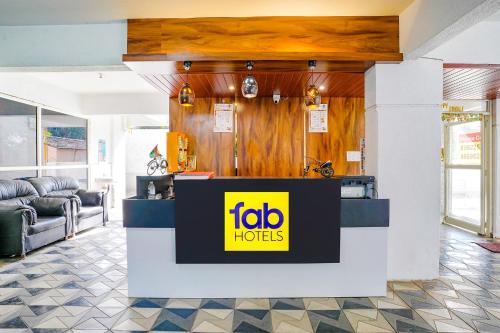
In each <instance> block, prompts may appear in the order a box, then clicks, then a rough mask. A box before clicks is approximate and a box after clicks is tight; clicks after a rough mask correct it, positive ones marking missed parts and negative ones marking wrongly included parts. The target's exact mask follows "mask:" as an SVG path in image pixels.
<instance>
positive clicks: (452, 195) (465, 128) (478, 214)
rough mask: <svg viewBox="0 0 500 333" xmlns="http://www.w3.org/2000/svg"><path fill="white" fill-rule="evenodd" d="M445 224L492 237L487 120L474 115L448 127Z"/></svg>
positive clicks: (446, 131)
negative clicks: (489, 220) (488, 201)
mask: <svg viewBox="0 0 500 333" xmlns="http://www.w3.org/2000/svg"><path fill="white" fill-rule="evenodd" d="M444 128H445V133H444V134H445V137H444V139H445V149H444V153H445V156H444V162H445V165H444V167H445V170H444V176H445V216H444V220H445V222H446V223H449V224H453V225H456V226H458V227H461V228H465V229H468V230H470V231H474V232H477V233H479V234H487V233H489V232H490V231H489V225H488V223H487V222H488V218H487V217H488V214H487V208H488V207H487V205H486V202H487V192H488V191H487V184H488V182H487V179H486V176H487V174H486V171H487V159H486V157H487V154H485V153H486V152H487V150H486V149H485V148H486V146H487V143H488V140H487V138H488V135H487V134H488V131H486V126H485V116H484V115H475V116H471V117H468V118H467V119H465V120H464V118H462V119H457V120H456V121H451V122H448V123H446V124H445V126H444Z"/></svg>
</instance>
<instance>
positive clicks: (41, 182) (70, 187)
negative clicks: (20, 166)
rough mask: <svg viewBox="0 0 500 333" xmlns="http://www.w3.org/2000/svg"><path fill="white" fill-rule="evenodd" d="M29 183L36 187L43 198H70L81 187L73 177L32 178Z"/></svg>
mask: <svg viewBox="0 0 500 333" xmlns="http://www.w3.org/2000/svg"><path fill="white" fill-rule="evenodd" d="M28 181H29V182H30V183H31V184H32V185H33V186H34V187H35V189H36V191H37V192H38V194H39V195H40V196H41V197H47V196H68V195H72V194H75V193H76V192H77V191H78V190H79V189H80V186H79V185H78V181H77V180H76V179H74V178H71V177H62V176H61V177H51V176H46V177H40V178H30V179H28Z"/></svg>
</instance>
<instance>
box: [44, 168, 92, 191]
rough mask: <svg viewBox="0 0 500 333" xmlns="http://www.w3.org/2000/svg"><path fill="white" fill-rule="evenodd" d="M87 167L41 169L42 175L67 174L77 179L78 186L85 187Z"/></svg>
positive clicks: (55, 175) (56, 175)
mask: <svg viewBox="0 0 500 333" xmlns="http://www.w3.org/2000/svg"><path fill="white" fill-rule="evenodd" d="M87 171H88V170H87V168H81V169H80V168H78V169H53V170H43V171H42V176H53V177H58V176H67V177H72V178H74V179H76V180H77V181H78V183H79V184H80V188H82V189H85V190H86V189H87V182H88V172H87Z"/></svg>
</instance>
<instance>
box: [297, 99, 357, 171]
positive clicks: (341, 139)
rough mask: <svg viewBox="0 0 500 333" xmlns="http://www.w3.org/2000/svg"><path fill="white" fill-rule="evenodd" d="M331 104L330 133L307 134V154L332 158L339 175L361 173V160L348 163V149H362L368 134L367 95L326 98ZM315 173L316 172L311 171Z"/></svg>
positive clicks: (329, 110) (329, 116)
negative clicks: (363, 96)
mask: <svg viewBox="0 0 500 333" xmlns="http://www.w3.org/2000/svg"><path fill="white" fill-rule="evenodd" d="M322 102H323V103H327V104H328V133H307V141H306V142H307V143H306V147H307V148H306V153H307V156H310V157H312V158H315V159H318V160H321V161H326V160H331V161H332V162H333V167H334V169H335V174H336V175H359V174H360V163H359V162H347V158H346V152H347V151H351V150H357V151H359V150H360V148H361V147H360V140H361V139H362V138H363V137H364V136H365V106H364V98H349V97H330V98H323V100H322ZM311 176H317V175H314V174H313V173H312V172H311Z"/></svg>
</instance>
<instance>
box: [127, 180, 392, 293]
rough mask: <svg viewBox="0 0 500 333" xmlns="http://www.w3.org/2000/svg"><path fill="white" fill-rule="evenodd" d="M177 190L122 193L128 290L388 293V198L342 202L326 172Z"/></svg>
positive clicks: (181, 184) (180, 185)
mask: <svg viewBox="0 0 500 333" xmlns="http://www.w3.org/2000/svg"><path fill="white" fill-rule="evenodd" d="M175 189H176V199H175V200H145V199H141V198H137V197H135V198H130V199H125V200H124V203H123V210H124V226H125V227H126V228H127V245H128V251H127V253H128V269H129V275H128V276H129V294H130V296H133V297H181V298H182V297H215V298H217V297H342V296H345V297H347V296H352V297H354V296H367V295H368V296H382V295H385V291H386V282H387V281H386V269H387V267H386V259H387V258H386V257H387V227H388V225H389V201H388V200H383V199H381V200H372V199H342V200H341V199H340V183H339V181H338V180H332V179H330V180H323V179H272V178H264V179H235V178H230V179H215V180H207V181H200V180H182V181H177V182H176V184H175ZM256 281H261V283H257V282H256ZM264 281H265V282H264Z"/></svg>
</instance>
